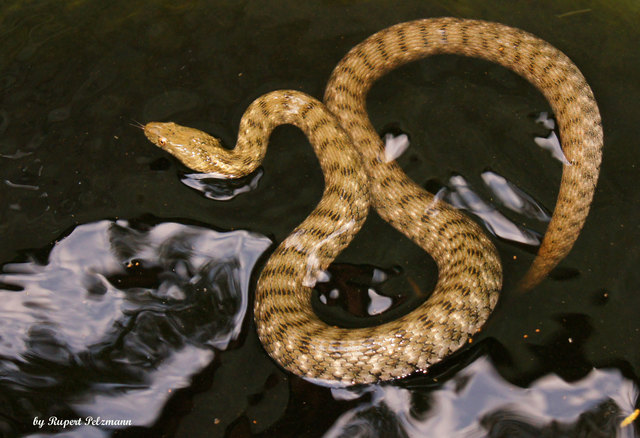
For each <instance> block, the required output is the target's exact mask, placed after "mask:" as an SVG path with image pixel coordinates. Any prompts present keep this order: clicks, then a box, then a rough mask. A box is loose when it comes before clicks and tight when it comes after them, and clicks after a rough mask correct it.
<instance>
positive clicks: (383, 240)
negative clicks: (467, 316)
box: [0, 1, 640, 437]
mask: <svg viewBox="0 0 640 438" xmlns="http://www.w3.org/2000/svg"><path fill="white" fill-rule="evenodd" d="M639 14H640V9H639V8H638V6H637V4H636V3H635V2H631V1H628V2H625V1H621V2H615V3H614V2H605V1H600V2H587V1H560V2H558V1H554V2H552V1H541V2H535V3H531V2H509V3H508V4H505V3H504V2H498V1H487V2H482V3H478V2H467V1H453V2H439V1H427V2H425V1H405V2H401V3H397V2H386V1H354V2H345V1H325V2H314V3H311V2H308V3H305V2H292V1H269V2H266V1H265V2H261V1H258V2H235V1H234V2H231V1H229V2H227V1H217V2H205V1H200V2H184V3H177V2H169V1H166V2H163V1H140V2H135V3H131V2H125V1H113V2H91V1H39V2H28V1H22V2H19V1H17V2H12V3H10V4H7V3H4V4H3V5H2V6H0V183H1V184H0V200H1V202H2V204H1V206H2V208H1V209H0V236H1V237H0V239H1V240H0V242H1V244H0V264H1V265H2V273H1V274H0V289H1V290H0V300H1V301H0V314H1V315H2V317H1V318H0V327H1V330H0V435H2V434H4V435H6V436H16V435H17V436H26V435H29V434H32V435H33V434H56V433H67V434H71V436H72V435H75V436H190V437H191V436H220V437H223V436H228V437H245V436H263V437H288V436H290V437H299V436H305V437H306V436H309V437H314V436H318V437H319V436H328V437H334V436H345V437H346V436H362V437H365V436H366V437H369V436H400V437H404V436H410V437H413V436H460V437H466V436H510V437H511V436H527V437H528V436H562V437H564V436H615V434H616V433H618V435H619V436H637V435H638V433H637V430H638V426H637V424H638V423H637V422H635V423H632V424H631V425H630V426H627V427H624V428H620V426H619V425H620V423H621V421H622V420H623V419H624V418H625V417H627V416H628V415H629V414H631V413H632V412H633V410H634V409H636V408H638V407H639V406H638V393H637V387H638V382H639V380H638V373H639V370H640V349H639V348H638V345H640V324H639V323H638V321H639V319H638V317H637V313H638V312H637V309H639V308H640V298H639V295H638V293H637V291H638V286H639V285H640V279H639V274H638V272H639V271H638V269H637V264H638V261H639V257H638V254H639V252H640V227H639V225H638V217H639V214H640V200H639V198H638V195H637V190H636V189H635V187H636V185H637V178H638V165H639V163H638V161H639V160H638V156H639V154H638V152H637V147H635V144H636V143H637V139H638V138H639V137H640V132H639V129H638V123H637V120H638V119H639V118H640V114H638V105H637V102H638V101H640V85H639V84H638V81H637V78H638V77H640V59H639V58H638V52H637V41H638V40H640V38H639V37H640V35H639V34H638V30H637V19H638V17H639V16H640V15H639ZM431 16H458V17H468V18H480V19H486V20H492V21H498V22H502V23H505V24H509V25H513V26H516V27H520V28H522V29H525V30H527V31H529V32H532V33H534V34H536V35H538V36H539V37H541V38H543V39H545V40H547V41H549V42H550V43H552V44H553V45H555V46H556V47H558V48H560V49H561V50H562V51H564V52H565V53H566V54H568V55H569V56H570V57H571V59H572V60H573V61H574V62H575V63H576V64H577V65H578V66H579V67H580V69H581V70H582V72H583V73H584V75H585V77H586V78H587V80H588V81H589V83H590V85H591V87H592V88H593V91H594V94H595V96H596V99H597V101H598V104H599V106H600V110H601V113H602V117H603V124H604V132H605V150H604V161H603V167H602V174H601V179H600V182H599V185H598V189H597V192H596V197H595V200H594V204H593V208H592V210H591V214H590V216H589V219H588V221H587V224H586V226H585V228H584V230H583V232H582V234H581V236H580V238H579V240H578V242H577V244H576V246H575V248H574V250H573V251H572V252H571V254H570V255H569V256H568V257H567V258H566V259H565V260H564V261H563V262H562V263H561V265H560V266H559V268H558V269H557V270H556V271H554V273H553V274H552V275H551V277H550V278H549V279H547V280H546V281H545V282H544V283H542V284H541V285H540V286H538V287H537V288H535V289H534V290H533V291H531V292H529V293H528V294H525V295H517V294H516V293H515V291H514V286H515V284H516V282H517V280H518V279H519V278H520V276H521V275H522V274H523V273H524V272H525V270H526V269H527V267H528V266H529V264H530V262H531V260H532V259H533V250H534V249H535V247H534V245H535V242H534V240H531V241H530V240H526V239H529V238H531V239H535V237H536V236H538V235H540V234H541V233H543V232H544V229H545V226H546V222H545V219H544V212H548V211H552V210H553V206H554V202H555V197H556V195H557V188H558V184H559V181H560V169H561V164H560V162H559V160H558V159H557V158H554V157H553V156H552V154H551V153H550V152H549V151H547V150H544V149H542V148H540V147H539V146H538V144H539V143H540V140H536V138H538V139H541V138H542V139H546V138H549V137H550V136H551V135H552V132H553V131H552V128H550V127H549V126H547V125H545V124H544V123H540V120H543V119H541V117H542V114H543V113H544V112H548V111H549V107H548V104H547V103H546V102H545V101H544V99H543V97H542V96H541V95H540V94H539V93H538V92H537V91H536V90H535V89H534V88H533V87H532V86H530V85H529V84H527V83H526V82H525V81H524V80H522V79H521V78H519V77H518V76H516V75H515V74H512V73H511V72H509V71H506V70H504V69H503V68H501V67H498V66H495V65H492V64H489V63H486V62H483V61H478V60H471V59H465V58H461V57H456V56H438V57H433V58H430V59H428V60H424V61H421V62H418V63H414V64H412V65H409V66H406V67H404V68H402V69H400V70H398V71H396V72H393V73H392V74H390V75H388V76H387V77H385V78H383V79H382V80H381V81H380V82H379V83H378V84H376V86H375V87H374V88H373V90H372V91H371V93H370V97H369V100H368V108H369V113H370V116H371V119H372V122H373V124H374V126H375V127H376V129H378V130H379V132H380V134H381V135H383V136H384V135H386V134H389V135H390V136H391V138H398V137H400V136H402V135H406V138H407V140H408V141H409V148H408V149H407V150H406V151H405V152H404V153H402V154H401V155H400V157H399V158H398V160H399V162H400V164H401V165H402V167H403V169H405V171H406V172H407V173H408V174H409V175H410V176H411V177H412V178H413V179H414V180H416V181H417V182H418V183H419V184H421V185H423V186H425V187H427V188H429V189H430V190H433V191H434V192H435V191H439V190H440V191H441V195H442V196H447V199H448V200H450V201H451V202H452V203H454V204H456V201H459V202H460V204H459V206H460V207H461V208H467V209H470V210H473V208H472V207H473V206H476V207H478V206H480V207H481V208H479V209H476V210H475V211H476V212H478V211H485V210H484V206H485V205H487V206H490V207H491V208H492V209H493V208H495V211H496V212H497V213H499V216H497V215H496V214H494V213H491V214H490V215H488V216H482V215H478V217H477V220H478V221H479V222H481V223H483V224H484V225H485V226H486V227H487V228H488V229H492V228H493V230H494V231H496V230H495V227H497V225H496V223H498V224H500V223H503V224H504V223H507V224H512V225H513V226H514V227H515V228H513V227H512V226H511V225H508V226H507V228H508V229H507V231H508V232H506V233H507V234H506V235H502V234H500V233H497V234H499V235H501V236H502V237H495V238H494V241H495V242H496V245H497V246H498V249H499V251H500V254H501V257H502V260H503V264H504V276H505V287H504V292H503V294H502V296H501V301H500V303H499V304H498V308H497V309H496V311H495V312H494V314H493V315H492V317H491V318H490V320H489V322H488V324H487V325H486V327H485V328H484V330H483V331H482V333H481V334H480V335H479V336H477V337H476V338H475V339H474V342H473V344H471V345H470V346H469V347H468V348H466V349H465V350H464V351H462V352H460V354H457V355H455V356H454V357H452V358H450V359H449V360H447V361H445V362H444V363H442V364H441V365H439V366H438V367H435V368H434V369H433V370H432V371H431V372H430V373H429V374H427V375H426V376H417V377H414V378H412V379H408V380H406V381H403V382H397V383H395V384H392V385H384V386H373V387H366V388H359V389H356V390H351V391H345V390H340V391H338V390H331V389H328V388H324V387H320V386H317V385H314V384H312V383H309V382H306V381H304V380H301V379H299V378H297V377H295V376H292V375H290V374H288V373H285V372H284V371H282V370H280V369H279V368H278V367H277V366H276V365H275V364H274V363H273V362H272V361H271V360H270V359H269V357H268V356H266V354H265V353H264V351H263V350H262V348H261V346H260V344H259V342H258V340H257V338H256V335H255V331H254V327H253V323H252V321H251V312H250V308H251V306H250V302H251V293H252V291H253V287H254V286H255V279H256V277H257V274H258V273H259V270H260V267H261V266H262V263H263V262H264V260H265V258H266V257H267V256H268V253H269V251H270V248H272V242H280V241H282V239H284V238H285V237H286V235H287V234H288V233H289V232H290V231H291V230H292V229H293V228H294V227H295V226H296V225H297V224H298V223H300V222H301V221H302V220H303V219H304V217H306V215H307V214H308V212H309V211H311V209H312V208H313V206H314V205H315V203H316V202H317V201H318V200H319V198H320V196H321V193H322V184H323V182H322V174H321V172H320V169H319V166H318V164H317V162H316V160H315V157H314V155H313V152H312V150H311V148H310V146H309V145H308V143H307V141H306V139H305V138H304V136H303V135H302V134H301V133H300V132H298V131H297V130H296V129H295V128H291V127H282V128H278V129H277V130H276V131H275V132H274V134H273V136H272V140H271V144H270V149H269V152H268V154H267V158H266V161H265V162H264V165H263V167H262V169H261V170H260V171H259V172H258V173H257V174H254V175H252V176H251V177H250V178H248V179H247V180H245V181H241V182H239V183H234V184H230V185H229V184H222V185H221V184H219V183H216V182H211V181H207V180H203V179H201V178H198V177H193V176H189V175H188V174H189V173H190V172H188V171H187V169H185V168H183V167H182V166H181V165H179V164H178V163H177V162H176V161H175V160H173V159H172V158H171V157H169V156H168V155H166V154H165V153H163V152H162V151H160V150H158V149H157V148H154V147H153V146H152V145H151V144H150V143H148V141H147V140H146V139H145V138H144V136H143V135H142V132H141V131H140V130H139V129H136V128H135V127H134V126H132V125H135V124H136V123H138V122H140V123H145V122H147V121H151V120H173V121H175V122H179V123H182V124H186V125H190V126H194V127H198V128H200V129H204V130H206V131H208V132H210V133H212V134H214V135H216V136H218V137H221V138H222V140H223V141H224V142H225V144H226V145H228V146H232V145H233V143H234V140H235V135H236V129H237V125H238V122H239V120H240V117H241V115H242V113H243V111H244V109H245V108H246V107H247V106H248V104H249V103H250V102H251V101H252V100H253V99H255V98H256V97H258V96H260V95H261V94H263V93H265V92H268V91H271V90H274V89H281V88H292V89H296V90H301V91H304V92H307V93H309V94H311V95H314V96H316V97H321V96H322V94H323V90H324V86H325V84H326V81H327V79H328V77H329V74H330V72H331V70H332V68H333V66H335V64H336V63H337V62H338V61H339V60H340V58H341V57H342V56H343V55H344V54H345V53H346V52H347V51H348V50H349V49H350V48H351V47H352V46H353V45H354V44H356V43H358V42H359V41H361V40H362V39H364V38H365V37H367V36H368V35H370V34H372V33H374V32H375V31H377V30H380V29H382V28H384V27H386V26H389V25H392V24H395V23H398V22H401V21H406V20H410V19H415V18H422V17H431ZM537 143H538V144H537ZM543 143H544V142H543ZM501 178H502V179H501ZM496 181H498V182H500V181H503V182H504V183H501V185H500V184H499V186H500V187H502V191H500V190H498V192H496V191H493V189H492V187H491V184H494V185H495V183H496ZM505 187H506V188H507V189H506V190H507V191H504V190H505ZM510 187H511V188H513V187H515V188H516V189H517V190H516V191H515V192H513V191H510V190H511V189H509V188H510ZM518 190H520V191H518ZM513 193H518V194H520V195H518V196H516V197H515V198H514V196H513ZM522 193H524V195H521V194H522ZM471 194H473V195H471ZM525 195H526V196H525ZM501 197H503V198H504V199H506V200H507V201H504V199H503V200H502V201H501V199H502V198H501ZM509 199H511V200H513V199H515V200H516V205H520V204H519V202H520V201H522V199H529V200H531V203H530V204H527V205H528V207H526V208H524V207H521V208H520V209H518V208H516V209H515V210H516V211H514V209H509V208H508V205H507V204H508V203H509ZM478 200H480V201H481V203H479V202H480V201H478ZM536 215H537V216H536ZM496 217H498V218H500V217H503V218H505V219H495V218H496ZM496 220H497V222H496ZM491 221H494V222H491ZM505 221H506V222H505ZM492 224H493V225H492ZM517 230H525V231H526V233H525V234H524V236H525V237H526V239H525V238H523V239H525V241H523V240H522V239H521V238H514V237H513V236H514V235H518V231H517ZM514 233H515V234H514ZM531 236H533V237H531ZM516 242H519V243H516ZM332 272H334V273H335V274H336V275H334V278H335V279H336V281H335V283H331V284H328V285H326V287H325V288H324V289H322V288H320V287H319V294H318V296H317V297H316V300H315V305H316V306H317V307H318V308H319V311H320V312H321V313H322V314H323V316H324V317H326V318H327V319H329V320H332V321H336V322H337V323H342V324H346V325H348V324H352V325H362V324H370V323H371V319H370V318H371V316H370V314H377V313H379V312H381V311H384V310H386V312H385V313H383V314H382V315H380V317H382V318H391V317H393V316H394V315H397V314H399V313H403V312H405V311H407V310H408V309H410V308H412V307H413V306H415V305H417V304H418V303H420V302H421V301H422V300H424V298H425V297H426V296H427V295H428V292H429V291H430V288H431V287H432V286H433V284H434V283H435V278H436V275H437V273H436V270H435V266H434V265H433V262H431V261H430V259H429V257H428V256H427V255H426V254H424V253H423V252H422V251H421V250H420V249H419V248H418V247H416V246H415V245H413V244H412V243H411V242H409V241H408V240H407V239H405V238H404V237H402V236H401V235H399V234H398V233H397V232H396V231H394V230H393V229H391V228H390V227H389V226H387V225H386V224H384V222H382V221H381V220H380V219H379V218H377V217H376V216H375V215H371V217H370V218H369V219H368V220H367V223H366V224H365V227H364V229H363V230H362V231H361V233H360V234H359V235H358V236H357V238H356V240H355V241H354V243H353V244H352V245H351V246H350V247H349V248H348V249H347V250H346V251H345V253H344V254H342V255H341V256H340V257H339V259H338V261H337V263H336V264H335V265H334V266H333V267H332ZM374 272H378V273H384V279H385V281H382V282H379V281H373V275H374V274H373V273H374ZM334 290H338V292H337V293H335V292H332V291H334ZM369 290H373V291H374V294H371V293H369ZM372 297H373V301H372ZM380 297H383V298H380ZM384 297H389V298H390V300H388V299H384ZM247 309H248V312H247ZM374 318H375V317H374ZM53 416H55V417H56V418H58V419H60V420H62V421H64V420H69V421H70V420H73V419H76V418H82V419H83V421H84V420H86V417H88V416H91V417H93V418H95V417H98V416H100V417H101V418H102V419H112V420H131V422H132V425H131V426H130V427H128V426H126V425H121V424H111V425H92V424H89V425H83V426H81V427H75V426H73V425H70V426H68V427H64V428H63V426H62V424H61V423H55V422H54V424H52V425H43V427H42V428H39V426H38V423H37V421H35V419H36V417H37V418H38V420H42V419H44V420H46V421H49V418H51V417H53ZM616 431H617V432H616ZM67 436H70V435H67Z"/></svg>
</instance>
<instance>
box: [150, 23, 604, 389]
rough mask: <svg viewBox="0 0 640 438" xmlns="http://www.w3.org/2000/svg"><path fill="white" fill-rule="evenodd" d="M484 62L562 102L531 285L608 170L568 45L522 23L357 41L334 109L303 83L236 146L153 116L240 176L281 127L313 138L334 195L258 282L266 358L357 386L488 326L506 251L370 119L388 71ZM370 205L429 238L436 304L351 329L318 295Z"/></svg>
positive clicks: (423, 364) (204, 165) (172, 146)
mask: <svg viewBox="0 0 640 438" xmlns="http://www.w3.org/2000/svg"><path fill="white" fill-rule="evenodd" d="M441 53H450V54H459V55H465V56H472V57H478V58H483V59H486V60H489V61H492V62H496V63H498V64H501V65H503V66H505V67H507V68H509V69H511V70H513V71H515V72H516V73H518V74H520V75H522V76H523V77H525V78H526V79H527V80H528V81H529V82H531V83H532V84H533V85H535V86H536V87H537V88H538V89H539V90H540V91H541V92H542V93H543V94H544V96H545V97H546V98H547V100H548V101H549V102H550V104H551V107H552V109H553V111H554V113H555V115H556V119H557V122H558V125H559V129H560V136H561V139H562V146H563V151H564V154H565V156H566V158H567V159H568V162H569V163H570V164H568V165H565V166H564V167H563V174H562V180H561V185H560V190H559V195H558V200H557V203H556V207H555V210H554V212H553V215H552V219H551V221H550V223H549V226H548V229H547V232H546V234H545V237H544V239H543V242H542V244H541V247H540V249H539V252H538V255H537V256H536V258H535V260H534V262H533V264H532V266H531V268H530V269H529V271H528V272H527V274H526V275H525V278H524V279H523V281H522V283H521V286H522V288H524V289H526V288H530V287H532V286H534V285H536V284H537V283H539V282H540V281H541V280H542V279H543V278H544V277H545V276H546V275H547V274H548V272H549V271H550V270H551V269H552V268H553V267H554V266H555V265H557V263H558V262H559V261H560V260H561V259H562V258H563V257H564V256H565V255H566V254H567V253H568V252H569V251H570V249H571V247H572V246H573V244H574V242H575V240H576V239H577V236H578V234H579V232H580V230H581V228H582V226H583V224H584V221H585V219H586V216H587V214H588V211H589V207H590V205H591V200H592V198H593V194H594V191H595V184H596V181H597V178H598V173H599V165H600V161H601V149H602V142H603V140H602V127H601V122H600V115H599V111H598V108H597V105H596V103H595V99H594V97H593V93H592V92H591V89H590V88H589V86H588V84H587V83H586V81H585V79H584V77H583V76H582V74H581V73H580V71H579V70H578V68H577V67H576V66H575V65H574V64H573V63H572V62H571V61H570V60H569V59H568V58H567V57H566V56H565V55H564V54H562V53H561V52H560V51H558V50H557V49H555V48H554V47H552V46H551V45H549V44H548V43H547V42H545V41H543V40H540V39H538V38H536V37H534V36H532V35H530V34H528V33H526V32H524V31H522V30H519V29H514V28H511V27H508V26H505V25H502V24H497V23H490V22H484V21H478V20H461V19H455V18H435V19H424V20H416V21H411V22H406V23H401V24H398V25H395V26H392V27H390V28H388V29H385V30H382V31H380V32H378V33H376V34H374V35H372V36H371V37H369V38H367V39H366V40H365V41H364V42H362V43H361V44H359V45H357V46H356V47H354V48H353V49H352V50H351V51H350V52H349V53H348V54H347V55H346V56H345V57H344V58H343V59H342V60H341V61H340V63H339V64H338V65H337V66H336V68H335V69H334V71H333V73H332V75H331V78H330V80H329V82H328V86H327V89H326V92H325V98H324V103H325V105H326V107H325V105H323V104H322V103H320V102H318V101H317V100H315V99H314V98H312V97H310V96H308V95H306V94H303V93H300V92H297V91H292V90H280V91H274V92H271V93H267V94H265V95H263V96H261V97H259V98H258V99H256V101H254V102H253V103H252V104H251V105H250V106H249V108H248V109H247V111H246V112H245V114H244V115H243V117H242V120H241V122H240V128H239V134H238V140H237V144H236V147H235V148H234V149H233V150H228V149H225V148H222V147H221V146H220V144H219V141H218V140H217V139H215V138H213V137H211V136H209V135H208V134H206V133H203V132H201V131H197V130H194V129H192V128H187V127H182V126H179V125H175V124H173V123H150V124H147V125H146V126H145V134H146V135H147V137H148V138H149V139H150V140H151V141H152V142H153V143H155V144H156V145H158V146H159V147H162V148H163V149H165V150H167V151H169V152H170V153H172V154H174V155H175V156H176V157H178V158H179V159H180V160H181V161H182V162H183V163H184V164H185V165H187V166H188V167H190V168H192V169H194V170H196V171H200V172H209V173H215V174H217V175H219V176H221V177H239V176H243V175H246V174H248V173H250V172H251V171H253V170H254V169H255V168H256V167H257V166H258V165H259V164H260V163H261V161H262V159H263V157H264V155H265V153H266V147H267V143H268V139H269V135H270V133H271V131H272V130H273V128H274V127H275V126H277V125H280V124H285V123H290V124H294V125H296V126H298V127H299V128H300V129H302V130H303V132H304V133H305V134H306V135H307V137H308V138H309V141H310V143H311V144H312V146H313V147H314V150H315V152H316V155H317V156H318V159H319V161H320V166H321V168H322V171H323V174H324V178H325V190H324V193H323V197H322V199H321V201H320V202H319V204H318V206H317V207H316V208H315V209H314V210H313V211H312V212H311V213H310V215H309V216H308V217H307V218H306V219H305V221H304V222H303V223H302V224H300V225H299V226H298V227H297V228H296V229H295V230H294V231H293V232H292V233H291V234H290V235H289V236H288V237H287V238H286V239H285V240H284V241H283V242H282V243H281V244H280V245H279V246H278V247H277V248H276V250H275V251H274V253H273V254H272V256H271V257H270V258H269V260H268V261H267V263H266V266H265V267H264V269H263V270H262V272H261V274H260V277H259V279H258V285H257V289H256V297H255V304H254V318H255V321H256V327H257V331H258V336H259V338H260V340H261V342H262V344H263V346H264V348H265V350H266V351H267V353H268V354H269V355H270V356H271V357H272V358H273V359H274V360H276V361H277V362H278V363H279V364H280V365H281V366H283V367H284V368H286V369H287V370H289V371H291V372H292V373H295V374H297V375H299V376H303V377H305V378H308V379H313V380H316V381H319V382H324V383H334V384H343V385H351V384H358V383H373V382H377V381H380V380H390V379H394V378H399V377H403V376H406V375H408V374H411V373H413V372H415V371H425V370H427V368H428V367H429V366H430V365H432V364H434V363H436V362H438V361H440V360H441V359H442V358H444V357H446V356H447V355H449V354H450V353H452V352H453V351H455V350H457V349H459V348H460V347H461V346H462V345H464V344H465V343H466V342H467V341H468V339H469V337H470V336H472V335H473V334H474V333H476V332H477V331H478V330H480V328H481V327H482V325H483V324H484V323H485V322H486V320H487V318H488V317H489V315H490V313H491V311H492V310H493V308H494V307H495V305H496V303H497V300H498V293H499V291H500V289H501V287H502V270H501V264H500V260H499V257H498V254H497V251H496V249H495V247H494V245H493V244H492V243H491V241H490V240H489V239H488V238H487V237H486V235H485V234H484V232H483V231H482V230H481V229H480V227H479V226H478V225H477V224H476V223H475V222H473V221H471V220H470V219H469V218H468V217H467V216H465V215H464V214H463V213H461V212H460V211H458V210H455V209H453V208H452V207H450V206H449V205H448V204H446V203H444V202H441V201H439V200H437V199H435V198H434V196H433V195H432V194H431V193H429V192H427V191H425V190H424V189H422V188H421V187H419V186H418V185H417V184H415V183H414V182H413V181H411V180H410V179H409V178H408V177H407V176H406V175H405V174H404V172H403V171H402V170H401V169H400V167H399V166H398V165H397V164H396V163H395V162H394V161H390V162H389V161H388V160H386V159H385V153H384V145H383V143H382V141H381V139H380V137H379V136H378V134H377V133H376V131H375V129H374V128H373V127H372V126H371V123H370V121H369V117H368V114H367V111H366V95H367V92H368V90H369V89H370V88H371V86H372V84H373V83H374V82H375V81H376V80H377V79H378V78H379V77H381V76H383V75H384V74H386V73H388V72H389V71H391V70H393V69H394V68H396V67H398V66H400V65H403V64H405V63H408V62H411V61H414V60H417V59H421V58H424V57H427V56H430V55H433V54H441ZM369 203H371V205H372V206H373V207H374V208H375V209H376V211H377V212H378V214H379V215H380V216H381V217H382V218H383V219H384V220H386V221H387V222H389V223H390V224H391V225H393V226H394V227H395V228H397V229H398V230H400V231H401V232H402V233H404V234H405V235H406V236H408V237H409V238H410V239H412V240H413V241H414V242H415V243H416V244H418V245H420V246H421V247H422V248H423V249H424V250H425V251H427V252H428V253H429V254H430V256H431V257H432V258H433V259H434V260H435V262H436V264H437V266H438V281H437V284H436V286H435V289H434V291H433V293H432V294H431V296H430V297H429V299H428V300H427V301H425V302H424V303H423V304H422V305H421V306H419V307H418V308H416V309H415V310H413V311H412V312H410V313H408V314H406V315H404V316H402V317H400V318H398V319H396V320H394V321H390V322H387V323H385V324H381V325H378V326H375V327H367V328H357V329H346V328H341V327H335V326H331V325H328V324H326V323H325V322H324V321H322V320H320V319H319V318H318V316H317V315H316V314H315V313H314V311H313V309H312V307H311V304H310V296H311V291H312V287H313V285H314V284H315V281H316V280H317V278H318V275H319V273H320V272H322V271H323V270H324V269H326V268H327V267H328V265H329V264H330V263H331V261H333V260H334V259H335V257H336V256H337V255H338V254H339V253H340V251H342V250H343V249H344V248H345V247H346V246H347V245H348V244H349V242H350V241H351V240H352V239H353V237H354V236H355V234H356V233H357V232H358V231H359V229H360V228H361V226H362V223H363V222H364V219H365V218H366V215H367V212H368V207H369Z"/></svg>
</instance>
